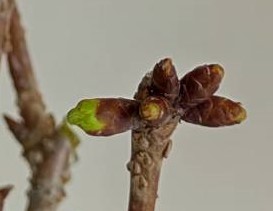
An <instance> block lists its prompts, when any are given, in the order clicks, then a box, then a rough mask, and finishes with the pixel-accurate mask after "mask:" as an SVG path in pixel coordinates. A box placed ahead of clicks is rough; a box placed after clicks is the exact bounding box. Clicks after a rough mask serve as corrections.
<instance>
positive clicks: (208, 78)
mask: <svg viewBox="0 0 273 211" xmlns="http://www.w3.org/2000/svg"><path fill="white" fill-rule="evenodd" d="M223 76H224V69H223V68H222V67H221V66H220V65H218V64H211V65H203V66H200V67H197V68H195V69H194V70H193V71H191V72H189V73H187V74H186V75H185V76H184V77H183V78H182V79H181V80H180V87H181V88H180V103H181V106H182V107H183V108H187V107H193V106H195V105H197V104H199V103H201V102H203V101H205V100H206V99H208V98H210V97H211V96H212V95H213V94H214V93H215V92H216V90H217V89H218V87H219V84H220V82H221V80H222V78H223Z"/></svg>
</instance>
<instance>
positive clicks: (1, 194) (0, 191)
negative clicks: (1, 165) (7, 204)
mask: <svg viewBox="0 0 273 211" xmlns="http://www.w3.org/2000/svg"><path fill="white" fill-rule="evenodd" d="M11 189H12V186H11V185H8V186H6V187H2V188H0V211H3V208H4V201H5V198H6V197H7V195H8V194H9V192H10V191H11Z"/></svg>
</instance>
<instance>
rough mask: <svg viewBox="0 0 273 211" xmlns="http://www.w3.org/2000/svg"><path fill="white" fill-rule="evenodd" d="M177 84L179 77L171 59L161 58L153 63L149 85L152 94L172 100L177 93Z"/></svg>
mask: <svg viewBox="0 0 273 211" xmlns="http://www.w3.org/2000/svg"><path fill="white" fill-rule="evenodd" d="M179 86H180V84H179V79H178V77H177V74H176V70H175V67H174V66H173V64H172V60H171V59H168V58H167V59H163V60H161V61H160V62H159V63H157V64H156V65H155V67H154V70H153V73H152V86H151V89H152V91H153V92H154V94H156V95H158V94H160V95H163V96H165V97H166V98H168V99H171V100H174V99H175V98H176V97H178V95H179Z"/></svg>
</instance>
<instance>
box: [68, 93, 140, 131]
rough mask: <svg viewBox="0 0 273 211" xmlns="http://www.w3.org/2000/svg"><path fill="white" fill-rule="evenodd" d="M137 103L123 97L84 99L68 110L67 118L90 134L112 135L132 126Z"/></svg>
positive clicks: (136, 113)
mask: <svg viewBox="0 0 273 211" xmlns="http://www.w3.org/2000/svg"><path fill="white" fill-rule="evenodd" d="M138 105H139V104H138V103H137V101H134V100H128V99H124V98H116V99H115V98H96V99H85V100H82V101H81V102H79V103H78V105H77V106H76V107H75V108H73V109H71V110H70V111H69V112H68V115H67V120H68V122H69V123H70V124H75V125H77V126H79V127H80V128H82V129H83V130H84V131H85V132H86V133H88V134H90V135H94V136H109V135H114V134H117V133H122V132H124V131H126V130H129V129H132V128H133V127H134V120H135V118H137V116H138Z"/></svg>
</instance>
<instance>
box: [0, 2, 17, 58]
mask: <svg viewBox="0 0 273 211" xmlns="http://www.w3.org/2000/svg"><path fill="white" fill-rule="evenodd" d="M13 6H14V4H13V1H10V0H0V61H1V57H2V54H3V53H5V52H7V51H9V50H10V43H9V23H10V18H11V13H12V9H13Z"/></svg>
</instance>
